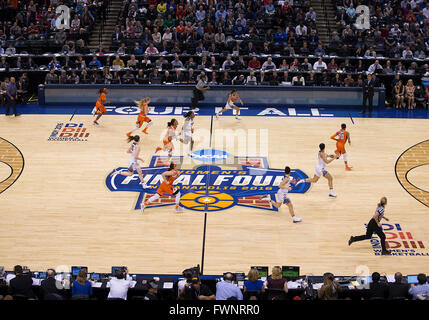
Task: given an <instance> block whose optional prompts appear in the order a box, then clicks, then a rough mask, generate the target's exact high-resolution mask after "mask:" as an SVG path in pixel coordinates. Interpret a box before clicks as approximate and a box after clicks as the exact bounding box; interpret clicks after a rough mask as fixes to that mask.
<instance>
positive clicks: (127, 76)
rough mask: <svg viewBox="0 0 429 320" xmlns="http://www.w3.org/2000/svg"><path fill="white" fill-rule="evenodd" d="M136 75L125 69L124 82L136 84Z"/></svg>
mask: <svg viewBox="0 0 429 320" xmlns="http://www.w3.org/2000/svg"><path fill="white" fill-rule="evenodd" d="M134 80H135V79H134V75H133V74H132V73H131V71H130V70H127V71H125V74H124V75H123V76H122V83H123V84H134Z"/></svg>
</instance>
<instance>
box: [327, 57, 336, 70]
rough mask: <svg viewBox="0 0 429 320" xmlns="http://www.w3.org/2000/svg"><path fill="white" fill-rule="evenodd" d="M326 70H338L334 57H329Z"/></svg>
mask: <svg viewBox="0 0 429 320" xmlns="http://www.w3.org/2000/svg"><path fill="white" fill-rule="evenodd" d="M328 70H329V71H330V72H332V73H336V72H337V70H338V65H337V63H336V62H335V59H331V61H330V62H329V63H328Z"/></svg>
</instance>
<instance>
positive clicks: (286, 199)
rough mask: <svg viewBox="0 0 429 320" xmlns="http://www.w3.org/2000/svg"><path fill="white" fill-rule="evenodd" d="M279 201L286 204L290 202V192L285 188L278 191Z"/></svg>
mask: <svg viewBox="0 0 429 320" xmlns="http://www.w3.org/2000/svg"><path fill="white" fill-rule="evenodd" d="M277 202H281V203H284V204H288V203H289V202H290V199H289V196H288V193H287V192H286V191H284V190H283V189H279V191H277Z"/></svg>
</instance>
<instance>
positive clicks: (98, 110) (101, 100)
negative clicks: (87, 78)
mask: <svg viewBox="0 0 429 320" xmlns="http://www.w3.org/2000/svg"><path fill="white" fill-rule="evenodd" d="M98 93H99V95H100V96H99V97H98V100H97V103H96V104H95V108H94V109H93V111H92V113H93V114H94V115H95V114H98V116H97V118H96V119H95V120H94V124H95V125H97V126H98V125H99V123H98V122H97V121H98V120H99V119H100V118H101V116H102V115H103V114H105V113H107V110H106V107H105V106H104V104H106V103H108V102H106V94H107V89H106V88H103V89H100V90H99V91H98Z"/></svg>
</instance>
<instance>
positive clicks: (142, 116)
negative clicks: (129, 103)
mask: <svg viewBox="0 0 429 320" xmlns="http://www.w3.org/2000/svg"><path fill="white" fill-rule="evenodd" d="M134 103H135V104H136V105H137V106H138V107H139V108H140V113H139V115H138V117H137V122H136V127H135V128H134V129H132V130H131V131H130V132H128V133H127V137H129V136H131V134H132V133H133V132H134V131H136V130H138V129H139V128H141V127H142V125H143V122H146V127H145V128H144V129H143V130H142V131H143V133H146V134H148V132H147V129H148V128H149V127H150V126H151V125H152V124H153V121H152V120H151V119H150V118H148V116H147V115H148V113H149V103H150V98H149V97H147V98H144V99H141V100H139V101H134Z"/></svg>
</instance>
